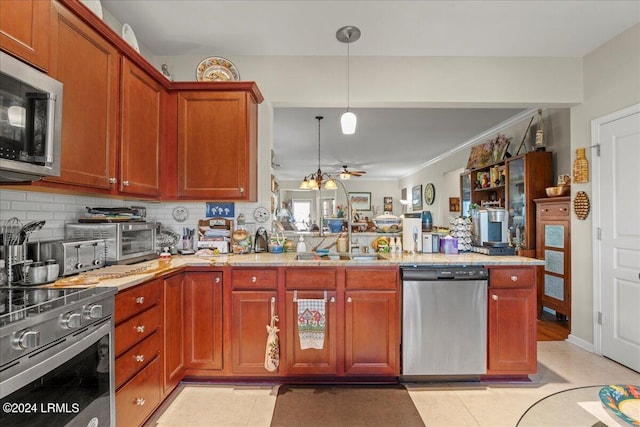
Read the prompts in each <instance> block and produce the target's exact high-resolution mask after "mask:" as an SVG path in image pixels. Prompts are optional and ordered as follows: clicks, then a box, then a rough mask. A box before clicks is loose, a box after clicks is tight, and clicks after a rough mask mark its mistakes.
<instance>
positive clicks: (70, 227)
mask: <svg viewBox="0 0 640 427" xmlns="http://www.w3.org/2000/svg"><path fill="white" fill-rule="evenodd" d="M159 226H160V224H159V223H156V222H117V223H96V224H92V223H71V224H66V225H65V235H66V237H67V238H68V239H104V240H106V242H107V256H106V264H133V263H136V262H140V261H145V260H149V259H154V258H157V257H158V252H157V250H156V235H157V232H158V228H159Z"/></svg>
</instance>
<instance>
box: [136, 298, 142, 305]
mask: <svg viewBox="0 0 640 427" xmlns="http://www.w3.org/2000/svg"><path fill="white" fill-rule="evenodd" d="M136 304H144V297H138V298H136Z"/></svg>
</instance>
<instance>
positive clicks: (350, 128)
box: [336, 25, 360, 135]
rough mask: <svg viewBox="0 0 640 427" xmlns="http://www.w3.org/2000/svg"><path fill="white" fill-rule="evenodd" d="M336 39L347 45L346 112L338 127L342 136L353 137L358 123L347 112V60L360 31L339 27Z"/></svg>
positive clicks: (352, 27) (356, 28)
mask: <svg viewBox="0 0 640 427" xmlns="http://www.w3.org/2000/svg"><path fill="white" fill-rule="evenodd" d="M336 38H337V39H338V41H339V42H342V43H346V44H347V111H346V112H345V113H344V114H343V115H342V117H341V118H340V125H341V127H342V133H343V134H345V135H353V134H354V133H355V132H356V124H357V122H358V118H357V117H356V115H355V114H354V113H352V112H351V111H349V103H350V102H349V101H350V99H349V98H350V92H349V74H350V73H349V71H350V70H349V59H350V56H351V55H350V52H349V45H350V44H351V43H353V42H355V41H357V40H358V39H360V29H359V28H358V27H354V26H353V25H347V26H345V27H341V28H339V29H338V31H336Z"/></svg>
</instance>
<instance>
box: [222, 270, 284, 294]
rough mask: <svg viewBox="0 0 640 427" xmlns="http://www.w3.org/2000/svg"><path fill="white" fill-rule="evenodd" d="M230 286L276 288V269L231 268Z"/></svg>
mask: <svg viewBox="0 0 640 427" xmlns="http://www.w3.org/2000/svg"><path fill="white" fill-rule="evenodd" d="M231 286H232V287H233V288H234V289H236V288H249V289H256V288H260V289H277V288H278V271H277V270H275V269H233V270H232V271H231Z"/></svg>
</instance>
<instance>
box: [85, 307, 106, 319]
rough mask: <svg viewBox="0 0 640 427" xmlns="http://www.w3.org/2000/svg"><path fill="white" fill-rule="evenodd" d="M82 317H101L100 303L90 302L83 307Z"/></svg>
mask: <svg viewBox="0 0 640 427" xmlns="http://www.w3.org/2000/svg"><path fill="white" fill-rule="evenodd" d="M84 317H86V318H87V319H100V318H101V317H102V306H101V305H100V304H92V305H89V306H87V307H85V309H84Z"/></svg>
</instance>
